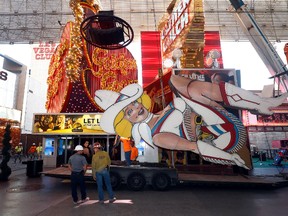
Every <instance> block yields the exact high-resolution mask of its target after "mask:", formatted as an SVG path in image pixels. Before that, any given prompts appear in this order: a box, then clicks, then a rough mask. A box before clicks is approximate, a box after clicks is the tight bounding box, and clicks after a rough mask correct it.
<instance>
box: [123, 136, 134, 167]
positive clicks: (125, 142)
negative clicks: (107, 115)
mask: <svg viewBox="0 0 288 216" xmlns="http://www.w3.org/2000/svg"><path fill="white" fill-rule="evenodd" d="M120 140H121V142H122V143H123V149H124V154H125V161H126V164H127V166H130V165H131V150H132V149H131V140H130V139H129V138H124V137H121V138H120Z"/></svg>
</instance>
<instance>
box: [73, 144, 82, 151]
mask: <svg viewBox="0 0 288 216" xmlns="http://www.w3.org/2000/svg"><path fill="white" fill-rule="evenodd" d="M75 151H83V146H81V145H77V146H76V147H75Z"/></svg>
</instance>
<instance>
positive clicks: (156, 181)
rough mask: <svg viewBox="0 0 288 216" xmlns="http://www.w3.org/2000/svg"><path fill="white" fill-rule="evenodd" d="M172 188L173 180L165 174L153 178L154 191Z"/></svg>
mask: <svg viewBox="0 0 288 216" xmlns="http://www.w3.org/2000/svg"><path fill="white" fill-rule="evenodd" d="M170 186H171V179H170V177H169V176H168V175H167V174H165V173H158V174H155V175H154V176H153V178H152V187H153V188H154V190H158V191H165V190H168V189H169V188H170Z"/></svg>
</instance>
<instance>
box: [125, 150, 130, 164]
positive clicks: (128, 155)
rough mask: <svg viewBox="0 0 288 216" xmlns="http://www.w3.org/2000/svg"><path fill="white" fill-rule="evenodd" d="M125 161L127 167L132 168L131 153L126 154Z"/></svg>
mask: <svg viewBox="0 0 288 216" xmlns="http://www.w3.org/2000/svg"><path fill="white" fill-rule="evenodd" d="M125 160H126V163H127V166H130V165H131V151H127V152H125Z"/></svg>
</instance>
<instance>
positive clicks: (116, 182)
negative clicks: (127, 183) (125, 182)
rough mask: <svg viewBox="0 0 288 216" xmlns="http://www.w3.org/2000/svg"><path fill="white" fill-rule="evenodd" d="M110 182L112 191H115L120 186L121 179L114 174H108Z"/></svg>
mask: <svg viewBox="0 0 288 216" xmlns="http://www.w3.org/2000/svg"><path fill="white" fill-rule="evenodd" d="M110 180H111V186H112V188H113V189H117V188H119V187H120V185H121V177H120V175H119V174H118V173H116V172H110Z"/></svg>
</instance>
